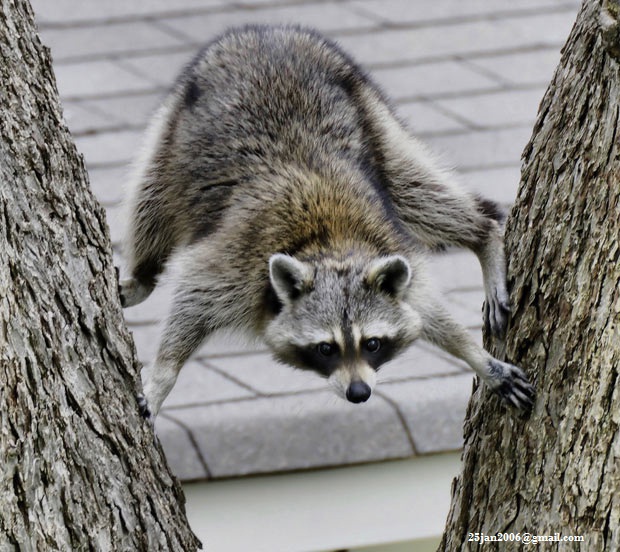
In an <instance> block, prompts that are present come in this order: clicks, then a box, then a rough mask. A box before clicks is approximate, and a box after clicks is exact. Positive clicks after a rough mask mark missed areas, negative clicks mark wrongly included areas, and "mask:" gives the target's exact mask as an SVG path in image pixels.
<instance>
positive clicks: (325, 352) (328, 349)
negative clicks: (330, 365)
mask: <svg viewBox="0 0 620 552" xmlns="http://www.w3.org/2000/svg"><path fill="white" fill-rule="evenodd" d="M316 349H317V351H318V352H319V354H321V356H326V357H328V356H332V355H333V354H334V353H335V352H336V346H335V345H333V344H331V343H327V341H323V342H322V343H319V344H318V345H317V346H316Z"/></svg>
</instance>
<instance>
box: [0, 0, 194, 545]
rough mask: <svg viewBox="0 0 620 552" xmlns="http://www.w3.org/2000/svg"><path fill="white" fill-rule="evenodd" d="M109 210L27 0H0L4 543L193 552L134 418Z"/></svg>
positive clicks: (0, 533)
mask: <svg viewBox="0 0 620 552" xmlns="http://www.w3.org/2000/svg"><path fill="white" fill-rule="evenodd" d="M137 374H138V365H137V362H136V359H135V350H134V346H133V342H132V340H131V336H130V335H129V334H128V332H127V330H126V328H125V325H124V322H123V317H122V312H121V309H120V305H119V300H118V295H117V289H116V276H115V273H114V267H113V265H112V255H111V248H110V240H109V236H108V230H107V227H106V223H105V218H104V213H103V210H102V209H101V207H100V206H99V205H98V204H97V202H96V201H95V199H94V198H93V196H92V194H91V193H90V190H89V188H88V179H87V175H86V171H85V170H84V166H83V161H82V159H81V157H80V156H79V155H78V154H77V151H76V149H75V146H74V145H73V143H72V140H71V137H70V135H69V132H68V130H67V128H66V127H65V125H64V123H63V122H62V116H61V112H60V107H59V100H58V94H57V91H56V85H55V81H54V77H53V73H52V68H51V63H50V58H49V51H48V50H47V49H45V48H43V47H42V46H41V43H40V42H39V39H38V37H37V35H36V32H35V27H34V23H33V15H32V11H31V8H30V6H29V5H28V2H27V1H23V0H2V1H1V2H0V550H2V551H8V550H25V551H31V550H32V551H42V550H61V551H69V550H71V551H76V550H131V551H134V550H149V551H151V550H174V551H175V552H177V551H179V550H195V549H196V548H197V547H198V544H199V543H198V541H197V540H196V538H195V536H194V535H193V534H192V532H191V530H190V529H189V526H188V524H187V520H186V518H185V512H184V499H183V495H182V492H181V489H180V486H179V484H178V482H177V481H176V480H175V478H174V477H173V476H172V475H171V474H170V472H169V470H168V467H167V465H166V461H165V458H164V456H163V453H162V451H161V449H160V448H159V447H158V446H155V445H154V443H153V434H152V432H151V430H150V429H149V428H148V427H147V426H146V424H145V423H144V422H143V420H141V418H140V417H139V414H138V410H137V405H136V400H135V393H136V389H137V385H138V380H137V377H138V376H137Z"/></svg>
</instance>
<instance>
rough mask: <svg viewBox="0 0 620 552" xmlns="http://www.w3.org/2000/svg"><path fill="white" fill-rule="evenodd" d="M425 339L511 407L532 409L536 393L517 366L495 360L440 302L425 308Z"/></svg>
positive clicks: (423, 333)
mask: <svg viewBox="0 0 620 552" xmlns="http://www.w3.org/2000/svg"><path fill="white" fill-rule="evenodd" d="M421 314H422V323H423V328H422V338H423V339H426V340H427V341H429V342H431V343H433V344H435V345H437V346H438V347H440V348H441V349H443V350H444V351H446V352H448V353H450V354H451V355H453V356H455V357H457V358H460V359H461V360H464V361H465V362H467V364H469V366H470V367H471V368H472V369H473V370H474V371H475V372H476V373H477V374H478V375H479V376H480V378H481V379H482V380H483V381H484V383H485V384H486V385H487V386H488V387H489V388H490V389H491V390H492V391H493V392H494V393H496V394H497V395H499V396H500V397H501V398H502V399H503V400H504V401H505V402H506V403H508V404H509V405H510V406H512V407H514V408H517V409H519V410H522V411H525V412H527V411H529V410H531V409H532V406H533V404H534V399H535V397H536V391H535V389H534V386H533V385H532V384H531V383H530V382H529V380H528V378H527V376H526V375H525V373H524V372H523V370H521V368H518V367H517V366H514V365H512V364H509V363H508V362H502V361H501V360H498V359H496V358H493V357H492V356H491V355H490V354H489V353H488V352H487V351H485V350H484V349H483V348H482V347H480V346H478V345H477V344H476V343H475V342H474V341H473V339H472V338H471V336H470V335H469V334H468V333H467V331H466V330H465V328H463V327H462V326H461V325H460V324H458V323H457V322H455V321H454V320H453V319H452V317H451V316H450V315H449V314H448V313H447V312H446V311H445V309H444V308H443V307H442V306H441V305H439V304H438V303H434V304H429V305H427V306H425V308H424V309H422V312H421Z"/></svg>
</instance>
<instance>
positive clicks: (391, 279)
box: [366, 255, 411, 297]
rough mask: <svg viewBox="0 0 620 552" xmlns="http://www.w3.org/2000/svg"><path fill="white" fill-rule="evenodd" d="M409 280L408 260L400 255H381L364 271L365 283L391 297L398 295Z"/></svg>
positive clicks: (409, 268)
mask: <svg viewBox="0 0 620 552" xmlns="http://www.w3.org/2000/svg"><path fill="white" fill-rule="evenodd" d="M410 280H411V266H410V265H409V261H407V259H405V257H402V256H401V255H391V256H390V257H381V258H379V259H377V260H376V261H374V262H373V263H372V264H371V265H370V267H369V268H368V272H367V273H366V283H367V284H368V285H369V286H371V287H374V288H376V289H377V290H379V291H382V292H383V293H387V294H388V295H390V296H392V297H400V295H401V294H402V293H403V291H404V290H405V289H406V287H407V286H408V285H409V282H410Z"/></svg>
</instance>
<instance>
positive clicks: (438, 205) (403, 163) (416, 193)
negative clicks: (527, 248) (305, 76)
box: [363, 92, 510, 336]
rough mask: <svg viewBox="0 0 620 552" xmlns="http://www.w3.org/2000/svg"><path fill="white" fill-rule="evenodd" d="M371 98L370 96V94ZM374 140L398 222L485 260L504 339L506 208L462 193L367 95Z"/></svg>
mask: <svg viewBox="0 0 620 552" xmlns="http://www.w3.org/2000/svg"><path fill="white" fill-rule="evenodd" d="M369 94H371V95H369ZM363 97H365V101H366V108H367V110H368V114H369V116H370V117H371V119H372V129H373V132H374V133H375V136H374V137H373V140H374V142H375V147H376V148H377V149H378V150H379V152H380V158H382V160H383V161H382V166H381V172H382V174H383V175H385V178H384V184H385V186H386V187H387V192H388V195H389V198H390V199H391V201H392V203H393V205H394V208H395V210H396V213H397V215H398V217H399V219H400V220H401V221H402V222H403V224H404V226H405V227H406V228H407V229H408V230H409V231H411V233H412V234H413V235H414V236H415V237H416V238H418V239H419V240H421V241H422V242H424V243H426V244H427V245H429V246H431V247H440V246H443V245H455V246H459V247H466V248H469V249H471V250H472V251H473V252H474V253H476V255H477V256H478V259H479V261H480V265H481V267H482V274H483V278H484V287H485V294H486V305H485V311H484V314H485V317H484V318H485V324H486V325H487V326H488V327H489V328H490V329H491V331H492V332H493V333H494V334H495V335H497V336H503V334H504V332H505V329H506V325H507V323H508V315H509V313H510V304H509V298H508V291H507V288H506V263H505V255H504V241H503V226H502V223H503V219H504V215H503V212H502V209H501V208H500V207H499V206H498V205H496V204H495V203H494V202H492V201H488V200H486V199H482V198H479V197H477V196H475V195H473V194H471V193H468V192H467V191H465V190H463V189H461V188H459V187H458V186H457V185H456V183H455V182H454V181H453V178H452V175H451V173H450V172H449V171H446V170H444V169H442V168H441V167H439V165H438V164H437V163H436V162H435V160H434V159H433V157H432V155H431V154H430V153H429V152H428V150H427V149H426V147H425V146H424V145H423V144H422V143H421V142H419V141H418V140H417V139H416V138H414V137H413V136H411V134H410V133H409V132H408V131H407V130H406V129H405V128H404V127H403V126H402V125H401V123H400V122H399V121H398V120H397V119H396V118H395V117H394V115H393V114H392V113H391V111H390V110H389V109H388V107H387V106H386V105H385V103H383V102H382V101H381V100H380V99H379V98H377V97H373V96H372V93H371V92H366V95H365V96H363Z"/></svg>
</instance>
